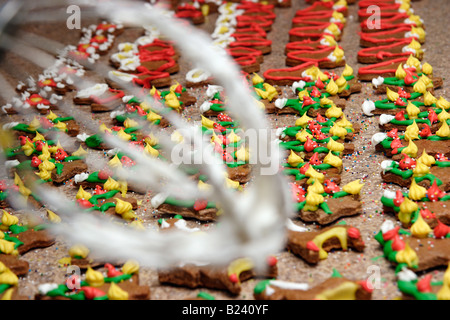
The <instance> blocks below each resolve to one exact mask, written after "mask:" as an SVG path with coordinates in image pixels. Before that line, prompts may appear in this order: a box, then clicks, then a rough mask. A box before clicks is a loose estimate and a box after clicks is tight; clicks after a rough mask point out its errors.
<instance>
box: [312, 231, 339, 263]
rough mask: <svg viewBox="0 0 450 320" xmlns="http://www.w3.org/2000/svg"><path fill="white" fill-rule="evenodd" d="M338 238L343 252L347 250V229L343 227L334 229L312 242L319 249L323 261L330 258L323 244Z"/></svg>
mask: <svg viewBox="0 0 450 320" xmlns="http://www.w3.org/2000/svg"><path fill="white" fill-rule="evenodd" d="M335 237H336V238H338V239H339V242H340V244H341V247H342V250H344V251H346V250H347V229H346V228H343V227H336V228H332V229H330V230H328V231H326V232H324V233H322V234H319V235H318V236H316V237H315V238H314V239H313V240H312V242H313V243H314V244H315V245H316V246H317V247H318V248H319V258H320V259H321V260H323V259H326V258H327V257H328V253H327V252H326V251H325V250H324V249H323V248H322V246H323V244H324V243H325V242H326V241H327V240H329V239H331V238H335Z"/></svg>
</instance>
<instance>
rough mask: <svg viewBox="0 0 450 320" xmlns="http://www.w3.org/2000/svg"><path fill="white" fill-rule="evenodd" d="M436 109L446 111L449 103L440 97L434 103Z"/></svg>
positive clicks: (449, 105) (449, 106)
mask: <svg viewBox="0 0 450 320" xmlns="http://www.w3.org/2000/svg"><path fill="white" fill-rule="evenodd" d="M436 107H439V108H441V109H443V110H448V109H449V108H450V102H448V101H447V100H446V99H445V98H444V97H440V98H439V100H438V101H437V102H436Z"/></svg>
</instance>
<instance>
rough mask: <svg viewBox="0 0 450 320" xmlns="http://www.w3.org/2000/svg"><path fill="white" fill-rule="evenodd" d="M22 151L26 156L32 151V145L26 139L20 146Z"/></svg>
mask: <svg viewBox="0 0 450 320" xmlns="http://www.w3.org/2000/svg"><path fill="white" fill-rule="evenodd" d="M22 151H23V152H24V153H25V155H26V156H27V157H29V156H31V155H32V154H33V152H34V145H33V143H32V142H30V141H28V140H27V141H26V142H25V144H24V145H23V146H22Z"/></svg>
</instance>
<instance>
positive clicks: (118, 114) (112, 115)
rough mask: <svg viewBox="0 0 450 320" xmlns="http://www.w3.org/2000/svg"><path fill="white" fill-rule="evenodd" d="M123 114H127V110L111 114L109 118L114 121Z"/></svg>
mask: <svg viewBox="0 0 450 320" xmlns="http://www.w3.org/2000/svg"><path fill="white" fill-rule="evenodd" d="M122 114H125V110H115V111H113V112H111V113H110V115H109V116H110V117H111V119H114V118H115V117H117V116H120V115H122Z"/></svg>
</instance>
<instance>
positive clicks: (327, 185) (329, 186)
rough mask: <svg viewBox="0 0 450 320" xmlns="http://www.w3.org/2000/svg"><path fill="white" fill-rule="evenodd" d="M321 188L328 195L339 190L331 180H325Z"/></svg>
mask: <svg viewBox="0 0 450 320" xmlns="http://www.w3.org/2000/svg"><path fill="white" fill-rule="evenodd" d="M323 186H324V189H325V192H326V193H329V194H332V193H335V192H338V191H339V190H340V189H339V186H338V185H337V184H336V183H335V182H333V181H331V180H325V182H324V183H323Z"/></svg>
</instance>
